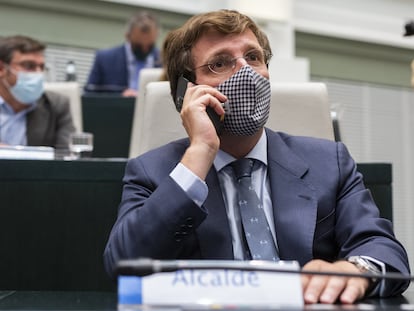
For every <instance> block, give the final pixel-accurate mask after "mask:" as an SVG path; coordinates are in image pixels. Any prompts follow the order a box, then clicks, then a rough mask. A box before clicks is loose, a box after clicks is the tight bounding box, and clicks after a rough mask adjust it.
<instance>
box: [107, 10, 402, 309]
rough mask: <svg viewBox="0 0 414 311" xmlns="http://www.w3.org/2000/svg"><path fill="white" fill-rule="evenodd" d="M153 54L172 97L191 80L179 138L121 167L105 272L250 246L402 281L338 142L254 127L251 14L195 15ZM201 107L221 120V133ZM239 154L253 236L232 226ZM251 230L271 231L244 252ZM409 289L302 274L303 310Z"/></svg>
mask: <svg viewBox="0 0 414 311" xmlns="http://www.w3.org/2000/svg"><path fill="white" fill-rule="evenodd" d="M163 55H164V65H165V68H166V70H167V78H168V79H169V81H170V86H171V93H172V94H176V90H177V81H178V79H179V77H180V76H182V75H183V76H185V77H186V78H187V79H188V80H190V81H192V82H193V83H191V82H189V83H188V88H187V91H186V93H185V96H184V100H183V103H182V107H178V108H179V110H180V111H181V119H182V123H183V125H184V127H185V129H186V132H187V134H188V136H189V139H188V138H186V139H181V140H177V141H173V142H171V143H169V144H167V145H164V146H162V147H160V148H157V149H154V150H151V151H149V152H147V153H145V154H143V155H140V156H139V157H137V158H135V159H131V160H129V162H128V165H127V167H126V171H125V176H124V188H123V194H122V201H121V204H120V207H119V211H118V219H117V221H116V223H115V225H114V227H113V229H112V232H111V234H110V237H109V241H108V243H107V246H106V249H105V253H104V259H105V264H106V267H107V270H108V272H109V273H111V272H112V271H113V269H114V267H115V265H116V263H117V261H118V260H120V259H126V258H139V257H147V258H156V259H237V260H249V259H251V258H252V253H253V255H255V254H258V253H256V251H257V247H258V246H260V245H261V246H260V247H261V250H264V251H266V250H270V249H272V250H274V249H275V248H276V251H277V255H278V257H279V258H280V259H282V260H297V261H298V262H299V263H300V265H301V266H302V267H303V269H304V270H320V271H330V272H333V271H337V272H345V273H346V272H350V273H360V272H364V271H366V269H368V270H369V271H372V272H374V271H375V272H377V273H385V272H386V271H399V272H401V273H403V274H406V275H408V274H409V273H410V270H409V264H408V258H407V254H406V251H405V250H404V248H403V246H402V245H401V244H400V243H399V242H398V241H397V240H396V238H395V237H394V233H393V230H392V225H391V223H390V221H388V220H386V219H383V218H380V216H379V211H378V208H377V207H376V206H375V203H374V201H373V199H372V197H371V195H370V192H369V190H367V189H366V188H365V186H364V184H363V179H362V176H361V174H360V173H358V172H357V171H356V164H355V162H354V160H353V159H352V158H351V156H350V154H349V153H348V151H347V149H346V147H345V146H344V145H343V144H342V143H337V142H334V141H329V140H324V139H317V138H311V137H298V136H291V135H288V134H285V133H280V132H274V131H272V130H270V129H265V128H264V124H265V123H266V121H267V118H268V115H269V107H270V94H271V89H270V87H271V84H270V82H269V80H268V79H269V72H268V68H267V65H268V63H269V60H270V58H271V50H270V44H269V41H268V39H267V37H266V35H265V34H264V33H263V32H262V31H261V30H260V29H259V28H258V26H257V25H256V24H255V23H254V22H253V21H252V20H251V19H250V18H249V17H247V16H246V15H243V14H239V13H238V12H236V11H228V10H221V11H216V12H210V13H205V14H200V15H196V16H194V17H192V18H191V19H190V20H189V21H188V22H186V23H185V24H184V25H183V26H182V27H181V28H179V29H177V30H175V31H173V32H171V33H170V34H168V36H167V38H166V41H165V44H164V50H163ZM226 101H227V102H228V106H229V109H228V112H226V113H225V111H224V109H223V106H222V103H224V102H226ZM176 104H180V103H179V102H178V101H176ZM207 108H211V109H213V110H214V111H215V112H216V113H217V114H219V115H223V114H224V122H223V125H224V129H223V131H222V132H221V133H219V134H217V132H216V129H215V128H214V126H213V123H212V122H211V120H210V118H209V116H208V114H207V113H206V109H207ZM244 158H250V159H254V160H253V161H251V160H247V162H250V163H253V162H254V164H253V169H254V170H253V173H252V179H253V184H252V187H250V189H252V188H254V190H255V192H256V193H257V195H258V197H259V199H260V202H261V203H256V205H254V208H253V209H251V210H252V211H260V210H264V212H265V214H266V215H264V216H266V217H262V219H263V218H266V220H267V225H263V226H258V227H256V231H248V230H250V229H251V228H250V229H247V230H246V227H248V226H249V224H250V223H251V222H244V221H243V222H241V221H240V218H241V216H242V215H244V210H246V208H251V207H252V206H248V207H245V205H243V204H242V205H243V208H244V209H242V207H240V209H239V206H238V205H239V204H241V203H243V202H248V201H253V198H251V197H250V196H249V200H247V199H246V200H238V199H237V188H238V185H237V181H236V178H235V173H234V172H233V167H232V162H233V161H235V160H238V159H244ZM238 162H239V161H238ZM246 189H247V188H246ZM250 191H251V190H249V191H246V192H250ZM242 194H243V193H242ZM256 201H257V198H256ZM257 206H259V207H260V208H257ZM241 211H243V213H241ZM261 213H262V215H263V212H261ZM258 219H259V218H256V217H252V218H250V220H253V221H254V222H257V221H256V220H258ZM265 222H266V221H264V222H263V224H264V223H265ZM245 224H246V225H245ZM260 230H262V231H263V234H268V235H269V232H268V231H270V233H271V235H270V236H268V237H266V239H265V240H260V241H258V242H259V243H256V244H253V243H252V244H250V241H251V238H252V234H250V235H248V234H245V231H248V232H255V234H254V236H259V235H260ZM254 236H253V237H254ZM246 240H247V242H248V245H246V243H245V241H246ZM262 242H263V243H262ZM264 242H267V243H264ZM251 245H253V246H255V247H256V249H255V247H251ZM272 245H273V246H274V247H271V246H272ZM246 250H248V251H246ZM249 251H250V252H249ZM255 257H256V256H255ZM261 258H264V256H262V257H261ZM267 258H269V260H274V258H276V256H268V257H267ZM275 281H277V278H275ZM408 284H409V281H388V280H387V281H381V282H375V280H368V279H363V278H358V277H348V278H346V277H342V278H341V277H333V276H325V277H321V276H317V275H306V276H303V277H302V285H303V295H304V301H305V302H306V303H316V302H318V301H319V302H322V303H334V302H335V301H336V300H337V299H339V301H340V302H342V303H353V302H354V301H356V300H357V299H360V298H362V297H364V296H366V295H376V296H390V295H396V294H400V293H401V292H403V291H404V290H405V289H406V288H407V287H408Z"/></svg>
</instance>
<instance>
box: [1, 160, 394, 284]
mask: <svg viewBox="0 0 414 311" xmlns="http://www.w3.org/2000/svg"><path fill="white" fill-rule="evenodd" d="M125 164H126V162H125V160H123V161H122V160H117V161H110V160H102V159H99V160H98V159H90V160H87V161H86V160H85V161H58V160H56V161H53V160H38V161H36V160H0V245H1V252H0V291H1V290H26V291H27V290H30V291H32V290H42V291H43V290H51V291H108V290H109V291H112V290H115V288H116V284H115V283H112V282H111V281H110V280H109V279H108V277H107V275H106V273H105V271H104V268H103V260H102V254H103V250H104V247H105V244H106V241H107V238H108V235H109V232H110V230H111V228H112V225H113V224H114V222H115V219H116V216H117V209H118V205H119V202H120V199H121V192H122V177H123V174H124V169H125ZM358 169H359V170H361V171H363V172H364V174H365V182H366V185H367V187H368V188H371V187H373V188H372V190H373V191H372V193H373V195H374V199H375V200H376V201H377V204H378V205H379V206H380V209H381V210H383V208H385V209H386V208H391V206H389V204H390V202H391V183H390V182H391V165H389V164H363V165H361V166H360V165H358ZM377 169H378V170H377ZM385 176H388V177H387V178H384V177H385ZM384 189H385V190H384ZM384 197H385V200H383V199H384ZM378 198H381V199H378ZM384 202H385V205H382V204H383V203H384ZM387 206H388V207H387Z"/></svg>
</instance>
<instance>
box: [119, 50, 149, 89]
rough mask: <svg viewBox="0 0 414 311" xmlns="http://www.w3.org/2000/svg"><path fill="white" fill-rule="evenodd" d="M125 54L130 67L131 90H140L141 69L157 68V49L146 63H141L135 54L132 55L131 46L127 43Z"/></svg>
mask: <svg viewBox="0 0 414 311" xmlns="http://www.w3.org/2000/svg"><path fill="white" fill-rule="evenodd" d="M125 53H126V60H127V66H128V75H129V76H128V77H129V79H128V81H129V88H130V89H133V90H138V87H139V72H140V71H141V69H142V68H152V67H155V49H154V50H153V52H151V53H150V54H149V55H148V56H147V58H146V59H145V61H140V60H137V59H136V58H135V56H134V54H133V53H132V49H131V44H130V43H129V42H126V43H125Z"/></svg>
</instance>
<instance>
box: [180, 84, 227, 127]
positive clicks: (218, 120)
mask: <svg viewBox="0 0 414 311" xmlns="http://www.w3.org/2000/svg"><path fill="white" fill-rule="evenodd" d="M188 82H189V81H188V80H187V79H186V78H185V77H184V76H180V77H179V78H178V83H177V93H176V96H175V108H176V109H177V111H178V112H180V111H181V108H182V107H183V101H184V95H185V92H186V91H187V84H188ZM206 112H207V115H208V116H209V117H210V120H211V122H213V125H214V127H215V129H216V132H217V135H220V134H221V132H222V130H223V121H222V120H223V118H221V117H220V116H219V115H218V114H217V113H216V112H215V111H214V109H213V108H211V107H206Z"/></svg>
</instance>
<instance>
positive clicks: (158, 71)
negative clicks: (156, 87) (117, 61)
mask: <svg viewBox="0 0 414 311" xmlns="http://www.w3.org/2000/svg"><path fill="white" fill-rule="evenodd" d="M162 73H163V69H162V68H143V69H141V71H140V72H139V87H138V96H137V98H136V100H135V110H134V116H133V119H132V130H131V141H130V144H129V157H130V158H133V157H136V156H137V155H138V154H139V151H138V149H137V148H138V146H139V145H138V144H137V143H135V142H137V141H139V140H140V139H141V131H142V129H141V128H140V124H142V122H144V121H143V120H142V117H143V116H144V111H143V110H144V105H143V104H141V103H143V102H144V92H145V87H146V85H147V84H148V83H149V82H155V81H160V79H161V76H162Z"/></svg>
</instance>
